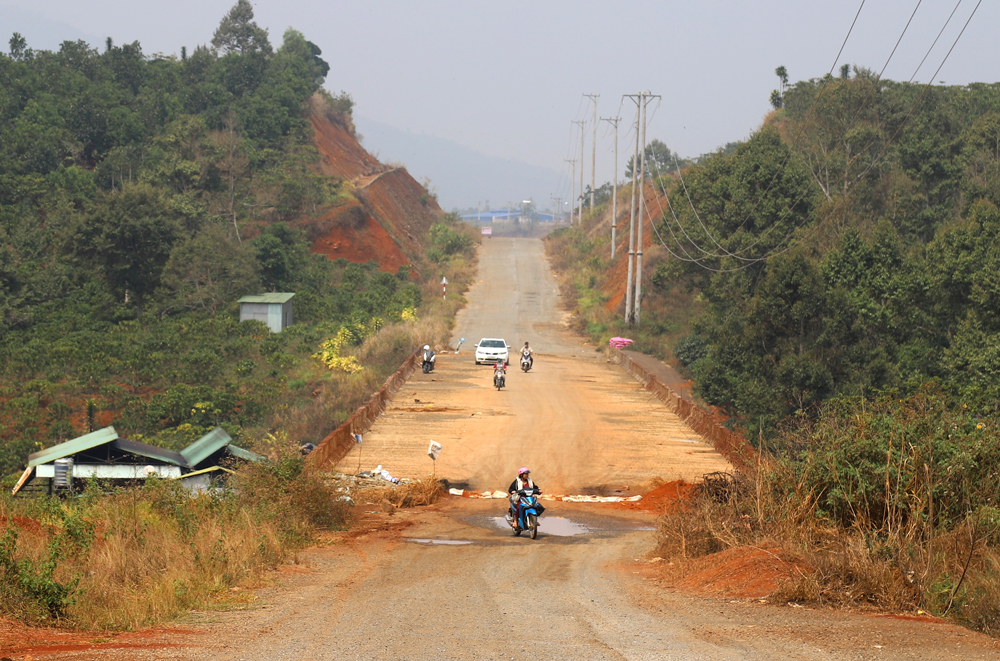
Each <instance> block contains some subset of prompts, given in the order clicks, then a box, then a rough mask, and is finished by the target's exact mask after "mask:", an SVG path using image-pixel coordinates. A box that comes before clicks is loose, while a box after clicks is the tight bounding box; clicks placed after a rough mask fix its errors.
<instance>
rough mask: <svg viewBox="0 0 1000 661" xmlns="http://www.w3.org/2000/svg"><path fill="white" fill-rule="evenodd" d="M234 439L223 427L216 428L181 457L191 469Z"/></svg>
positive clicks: (182, 451)
mask: <svg viewBox="0 0 1000 661" xmlns="http://www.w3.org/2000/svg"><path fill="white" fill-rule="evenodd" d="M232 440H233V439H232V438H231V437H230V436H229V434H227V433H226V430H225V429H223V428H222V427H216V428H215V429H213V430H212V431H210V432H208V433H207V434H205V435H204V436H202V437H201V438H199V439H198V440H197V441H195V442H194V443H192V444H191V445H189V446H187V447H186V448H184V449H183V450H181V456H182V457H184V461H186V462H187V465H188V466H190V467H191V468H195V467H196V466H197V465H198V464H200V463H201V462H203V461H205V460H206V459H208V458H209V457H211V456H212V455H213V454H215V453H216V452H218V451H219V450H221V449H222V448H224V447H226V446H227V445H229V442H230V441H232Z"/></svg>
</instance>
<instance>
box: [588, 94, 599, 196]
mask: <svg viewBox="0 0 1000 661" xmlns="http://www.w3.org/2000/svg"><path fill="white" fill-rule="evenodd" d="M584 96H586V97H588V98H589V99H590V100H591V101H593V102H594V139H593V144H592V145H591V152H590V213H594V186H595V185H596V184H597V175H596V172H597V100H598V99H599V98H601V95H600V94H584Z"/></svg>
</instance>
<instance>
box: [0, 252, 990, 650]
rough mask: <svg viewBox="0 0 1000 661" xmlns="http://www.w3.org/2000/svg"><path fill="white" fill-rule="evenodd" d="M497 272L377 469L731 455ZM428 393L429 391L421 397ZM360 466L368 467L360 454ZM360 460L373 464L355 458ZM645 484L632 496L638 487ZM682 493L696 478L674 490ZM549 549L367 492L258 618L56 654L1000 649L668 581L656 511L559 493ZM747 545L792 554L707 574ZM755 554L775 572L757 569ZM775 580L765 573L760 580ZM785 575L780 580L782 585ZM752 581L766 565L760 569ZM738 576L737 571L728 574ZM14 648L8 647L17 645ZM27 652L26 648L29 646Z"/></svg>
mask: <svg viewBox="0 0 1000 661" xmlns="http://www.w3.org/2000/svg"><path fill="white" fill-rule="evenodd" d="M480 264H481V267H480V269H481V271H480V281H479V282H478V283H477V284H476V286H475V287H474V288H473V289H472V290H471V291H470V292H469V299H470V301H471V302H470V305H469V306H468V308H467V309H466V310H465V311H464V313H463V315H462V316H461V318H460V319H459V320H458V323H457V327H456V335H457V337H465V339H466V343H465V345H464V346H463V348H462V352H461V353H460V354H458V355H457V356H456V355H449V356H443V357H442V359H441V364H440V367H439V368H438V369H437V370H435V372H434V373H432V374H431V375H422V374H417V375H415V376H414V377H413V379H412V380H411V381H410V382H409V383H408V384H407V387H404V388H403V389H402V390H401V391H400V393H399V394H398V395H397V400H396V402H395V403H394V404H393V406H392V407H391V408H390V409H389V410H388V411H387V413H386V415H385V416H384V417H383V418H382V419H381V420H380V421H379V422H378V423H376V425H375V427H374V428H373V429H372V430H371V431H370V432H369V433H368V434H366V436H365V439H364V443H363V446H362V450H363V453H364V454H362V457H361V463H362V468H369V469H370V468H372V467H374V466H375V465H376V464H382V465H383V466H385V468H387V469H388V470H389V471H390V472H393V473H395V474H397V475H409V476H421V475H425V474H427V473H429V472H431V470H432V466H431V462H430V459H428V458H427V456H426V455H425V454H424V453H425V452H426V450H427V445H428V443H429V441H430V440H431V439H434V440H436V441H439V442H441V443H442V444H443V445H444V450H443V451H442V453H441V458H440V460H439V462H438V465H437V468H436V472H437V476H438V477H443V478H447V479H448V480H451V481H454V482H464V483H467V484H468V485H469V486H470V487H473V488H475V489H477V490H486V489H490V490H493V489H500V490H504V489H505V488H506V485H507V484H508V483H509V482H510V480H511V479H512V477H513V473H514V471H515V470H516V468H517V467H518V466H520V465H522V464H526V465H528V466H529V467H531V468H532V470H533V474H534V476H535V477H536V478H537V479H538V481H539V483H540V484H541V486H542V487H543V488H544V489H545V490H546V491H547V492H548V493H557V492H561V493H570V492H577V493H579V492H583V493H588V492H589V493H597V492H605V493H608V492H614V491H615V490H618V491H621V492H623V493H624V494H632V493H635V492H636V491H640V490H641V489H642V488H643V485H644V484H645V485H650V484H652V482H651V480H653V479H654V478H663V479H667V480H673V479H674V478H677V477H682V478H685V480H687V481H688V482H690V481H693V480H695V479H697V477H698V475H699V471H701V472H707V471H711V470H718V469H721V468H725V465H726V464H725V461H724V460H723V459H722V458H721V457H720V456H718V455H717V454H715V453H714V450H712V448H711V447H709V446H708V445H706V444H703V443H701V442H700V441H699V439H698V438H697V437H696V436H694V435H693V433H692V432H690V430H685V429H684V427H683V425H682V424H680V422H679V421H678V420H676V418H671V416H670V415H669V414H668V413H667V412H666V411H665V409H663V407H662V405H660V404H659V402H658V401H657V400H656V399H655V398H653V397H652V395H650V394H649V393H647V392H645V391H643V390H641V389H640V388H638V384H636V383H635V382H633V381H631V380H630V379H629V378H628V377H625V376H624V375H623V374H622V373H621V372H618V371H616V370H617V368H616V367H614V366H612V365H608V364H607V363H606V362H605V361H604V358H603V356H602V354H600V353H598V352H595V351H594V349H593V348H592V347H590V348H588V347H586V346H583V345H582V344H580V343H579V342H578V341H577V340H576V339H574V338H573V336H572V335H570V334H569V333H567V332H566V331H565V329H564V328H563V327H562V324H561V322H562V319H563V315H562V313H561V312H560V309H559V300H558V294H557V289H556V284H555V281H554V280H553V277H552V274H551V273H550V271H549V270H548V268H547V267H546V264H545V259H544V255H543V251H542V246H541V242H540V241H537V240H532V239H497V238H495V239H492V240H490V241H486V242H484V245H483V248H482V254H481V262H480ZM482 336H501V337H505V338H506V339H507V340H508V343H509V344H511V345H513V346H515V347H516V346H517V345H518V344H523V342H524V341H525V340H529V341H530V342H531V344H532V345H533V346H535V347H536V348H537V350H538V351H539V355H538V357H537V362H536V367H535V369H534V370H532V371H531V372H529V373H528V374H521V373H519V372H517V371H516V369H517V368H516V366H514V367H512V368H511V374H510V379H509V386H508V388H506V389H505V390H503V391H500V392H497V391H496V389H493V388H490V387H489V382H490V368H489V367H479V368H477V367H476V366H474V365H473V364H472V359H471V345H472V344H473V343H475V342H476V341H478V340H479V338H480V337H482ZM416 400H419V401H416ZM352 462H353V463H352ZM340 468H341V469H342V470H349V471H352V472H353V470H355V469H356V468H357V456H356V455H352V456H349V457H348V458H347V459H345V460H344V461H343V462H342V463H341V466H340ZM625 487H628V489H627V490H626V489H625ZM671 490H672V491H673V493H674V494H675V497H683V496H684V494H685V493H686V491H687V487H686V486H684V485H681V484H680V483H679V482H678V483H676V484H673V485H668V486H666V487H661V489H660V491H659V492H657V493H656V494H655V495H654V498H653V499H654V500H655V501H657V502H658V503H663V504H666V503H667V501H669V493H668V492H670V491H671ZM545 505H546V506H547V508H548V510H547V512H546V515H545V516H544V517H543V518H542V527H541V529H540V532H539V535H538V539H536V540H531V539H528V538H527V537H525V536H521V537H514V536H512V535H511V533H510V531H509V529H505V528H504V524H503V521H502V515H503V512H504V510H505V502H504V500H502V499H497V500H485V499H471V498H460V497H454V496H452V497H447V498H445V499H444V500H443V501H441V502H440V503H438V504H436V505H433V506H431V507H423V508H415V509H410V510H400V511H397V512H396V513H395V514H393V515H387V514H384V513H382V512H381V511H379V507H378V505H377V504H367V503H364V502H359V503H358V505H357V508H358V512H359V520H358V521H357V523H356V525H355V527H354V528H353V529H352V530H351V531H350V532H348V533H337V534H332V535H331V536H330V538H329V540H328V543H326V544H323V545H320V546H318V547H317V548H314V549H311V550H309V551H308V552H306V553H302V554H299V556H298V557H297V558H296V559H295V560H296V563H295V564H289V565H285V566H284V567H283V569H284V570H285V571H282V572H279V573H278V581H277V585H276V586H275V587H273V588H268V589H265V590H260V591H258V592H257V593H256V597H257V598H256V601H254V602H253V603H252V604H251V605H250V608H249V610H246V611H238V612H229V613H217V612H216V613H201V614H191V615H190V616H189V617H186V618H183V619H182V620H181V621H180V622H179V623H178V624H177V626H178V627H181V628H183V629H185V630H190V631H192V632H194V633H181V632H177V633H174V634H171V635H168V636H167V637H166V639H165V640H164V641H163V642H164V643H165V644H169V645H175V646H176V647H164V648H161V649H141V650H138V649H125V650H121V651H118V652H116V651H114V650H109V649H102V650H100V652H99V653H96V654H95V653H94V652H60V653H57V654H53V655H47V656H43V655H42V650H41V649H40V648H36V649H35V650H32V652H31V653H32V654H33V655H34V656H35V658H53V659H97V658H100V659H156V660H161V659H191V660H196V661H200V660H208V659H211V660H213V661H239V660H243V661H286V660H287V661H292V660H294V661H304V660H314V659H315V660H327V659H329V660H333V659H337V660H340V659H351V660H369V659H371V660H374V659H455V660H467V659H468V660H471V659H483V660H485V659H490V660H500V659H504V660H508V659H522V658H538V659H547V660H548V659H552V660H572V661H578V660H580V659H595V660H608V661H610V660H621V659H628V660H637V661H638V660H643V661H645V660H649V661H662V660H722V659H725V660H744V659H755V660H757V659H759V660H772V659H810V660H820V659H822V660H826V659H843V660H848V659H849V660H855V659H880V660H881V659H947V660H957V659H998V658H1000V655H998V653H997V648H996V647H995V645H994V642H993V641H992V640H990V639H989V638H987V637H985V636H982V635H978V634H974V633H971V632H969V631H967V630H964V629H962V628H960V627H957V626H953V625H949V624H943V623H928V622H919V621H911V620H904V619H898V618H887V617H874V616H870V615H857V614H846V613H837V612H830V611H817V610H810V609H806V608H792V607H787V606H784V605H774V604H768V603H763V602H762V601H761V600H759V599H757V598H755V597H759V596H761V594H762V592H761V590H764V591H765V592H766V590H767V586H766V585H765V586H763V587H762V584H763V583H762V582H761V581H756V582H754V581H747V582H746V584H745V585H743V595H744V596H742V597H737V596H730V595H728V594H727V595H725V596H721V597H720V596H719V591H717V590H716V589H715V586H716V585H717V584H718V582H716V583H712V584H711V586H708V585H706V586H705V587H710V589H708V590H707V591H706V592H707V594H708V595H709V596H693V595H690V594H688V593H683V592H679V591H677V590H675V589H671V588H668V587H667V585H666V583H665V582H664V580H663V574H662V572H661V569H660V566H661V564H662V562H658V559H656V558H653V557H651V556H652V554H653V552H654V549H655V544H656V538H655V534H656V533H655V525H656V514H655V512H650V511H643V510H641V509H637V510H631V509H625V508H623V507H621V506H620V505H621V504H620V503H619V504H614V505H603V504H591V503H570V502H558V501H549V502H546V503H545ZM741 557H743V558H745V559H748V560H749V561H750V562H751V565H750V567H751V569H753V568H754V567H756V568H757V570H759V572H760V573H761V574H764V575H766V576H770V575H772V574H774V573H775V572H776V571H777V570H778V569H780V567H778V565H781V567H784V566H786V565H788V564H789V562H788V560H786V559H783V558H781V557H780V556H779V557H775V555H769V553H768V552H766V551H760V552H757V551H755V550H751V551H734V552H731V553H729V554H728V555H726V556H724V557H720V558H719V560H720V562H719V565H718V567H716V568H715V569H716V570H717V571H715V573H714V574H713V573H712V572H713V567H712V562H713V561H712V560H711V559H706V560H704V561H703V562H704V563H705V567H703V568H701V571H703V572H704V575H705V577H706V578H705V581H706V583H710V581H709V579H710V578H711V577H712V576H715V577H716V578H717V579H720V580H729V579H730V578H731V577H730V570H731V565H730V563H732V562H737V561H739V559H740V558H741ZM753 563H756V564H753ZM754 571H756V570H754ZM766 576H764V577H765V578H766ZM751 578H752V577H751ZM730 582H731V581H730ZM0 656H2V655H0ZM15 658H20V657H15Z"/></svg>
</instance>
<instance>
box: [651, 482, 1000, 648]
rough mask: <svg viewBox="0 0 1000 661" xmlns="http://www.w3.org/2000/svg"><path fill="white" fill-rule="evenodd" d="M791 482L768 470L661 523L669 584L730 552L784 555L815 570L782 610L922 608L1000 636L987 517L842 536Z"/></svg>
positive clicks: (784, 588) (996, 563)
mask: <svg viewBox="0 0 1000 661" xmlns="http://www.w3.org/2000/svg"><path fill="white" fill-rule="evenodd" d="M788 477H789V476H788V475H784V474H782V473H781V471H780V469H777V468H774V467H767V466H764V467H762V468H761V470H760V472H759V473H757V474H756V475H753V474H749V475H743V476H741V477H740V478H739V480H738V482H737V485H736V486H735V488H734V489H732V490H731V491H730V492H729V493H728V494H725V495H724V496H723V497H721V498H718V497H717V498H714V499H713V498H712V497H710V496H709V495H708V494H706V493H700V494H698V496H697V497H696V498H695V499H694V500H693V501H692V502H691V504H690V506H688V507H685V508H677V509H675V510H673V511H671V512H668V513H666V514H664V515H663V516H662V517H661V518H660V520H659V532H658V537H659V544H658V547H657V549H656V554H657V555H658V556H660V557H663V558H665V559H667V560H669V561H670V562H671V563H672V564H670V565H668V567H669V573H670V574H671V576H670V577H671V578H674V579H681V578H683V577H684V576H685V575H686V571H687V568H688V566H689V565H691V563H692V561H693V560H695V559H697V558H701V557H705V556H707V555H711V554H714V553H718V552H721V551H725V550H728V549H733V548H737V547H747V546H750V547H756V548H760V549H776V548H780V549H782V550H783V551H784V552H785V553H787V554H789V556H790V557H792V558H794V559H795V561H796V564H797V565H799V566H802V567H807V568H809V569H808V570H807V571H804V572H801V573H798V574H796V576H795V577H794V578H793V579H791V580H789V581H787V582H785V583H783V584H781V585H780V586H779V587H778V589H777V590H776V591H775V592H774V593H773V594H772V595H771V598H772V600H774V601H776V602H778V603H784V602H796V603H811V604H818V605H826V606H835V607H842V608H849V609H854V610H874V611H888V612H914V611H916V610H917V609H922V610H923V611H925V612H928V613H934V614H937V615H940V616H943V617H949V618H951V619H954V620H955V621H957V622H959V623H962V624H965V625H967V626H970V627H972V628H974V629H977V630H980V631H984V632H986V633H990V634H992V635H997V634H1000V582H998V578H1000V553H998V552H997V547H996V546H995V542H996V541H997V540H995V539H992V536H993V535H995V532H994V531H995V530H996V528H995V526H994V525H993V520H992V519H991V518H987V519H986V520H984V519H983V518H982V517H980V518H976V517H971V518H969V519H967V520H966V521H965V522H964V523H963V524H961V525H959V526H956V527H955V528H953V529H951V530H948V531H934V530H932V529H930V528H929V527H928V526H926V524H925V523H924V522H922V521H920V520H916V519H915V520H913V521H911V522H910V523H908V524H906V525H901V526H899V527H897V528H894V529H892V530H891V531H887V530H872V529H868V530H863V529H861V528H860V526H854V527H853V528H850V529H845V528H842V527H840V526H837V525H835V524H832V523H830V522H829V521H828V520H826V519H825V518H824V517H823V516H822V515H821V513H820V512H818V511H817V509H816V505H815V501H814V500H813V499H811V498H809V497H808V496H807V497H804V498H796V497H794V495H793V494H795V492H796V489H795V488H794V485H792V486H791V487H789V484H788V482H787V478H788ZM779 484H780V485H781V486H780V488H779V487H778V485H779ZM790 494H792V497H790Z"/></svg>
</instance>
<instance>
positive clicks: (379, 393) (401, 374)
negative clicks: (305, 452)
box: [306, 348, 421, 470]
mask: <svg viewBox="0 0 1000 661" xmlns="http://www.w3.org/2000/svg"><path fill="white" fill-rule="evenodd" d="M420 354H421V349H420V348H418V349H417V350H416V351H414V352H413V353H412V354H410V356H409V357H408V358H407V359H406V360H405V361H403V364H402V365H401V366H400V367H399V369H398V370H396V371H395V372H393V373H392V374H391V375H390V376H389V378H388V379H386V380H385V383H383V384H382V387H381V388H379V389H378V390H376V391H375V392H374V393H372V396H371V397H369V398H368V400H367V401H366V402H365V403H364V404H362V405H361V406H359V407H358V408H357V409H356V410H355V411H354V413H352V414H351V417H349V418H348V419H347V422H345V423H344V424H342V425H340V426H339V427H337V428H336V429H334V430H333V431H332V432H330V433H329V434H327V436H326V438H324V439H323V440H322V441H321V442H320V444H319V445H318V446H316V449H315V450H313V451H312V452H310V453H309V456H307V457H306V466H307V467H308V468H311V469H313V470H321V469H323V468H326V467H329V466H333V465H334V464H336V463H337V462H338V461H340V460H341V459H343V458H344V457H346V456H347V455H348V454H350V452H351V450H352V449H354V445H355V440H354V434H363V433H365V432H366V431H368V430H369V429H371V426H372V425H373V424H375V421H376V420H378V417H379V416H380V415H382V414H383V413H385V409H386V406H387V405H388V404H389V402H390V401H391V400H392V396H393V395H395V394H396V392H397V391H398V390H399V389H400V388H402V387H403V384H404V383H406V381H407V379H409V378H410V375H411V374H413V371H414V370H415V369H416V368H417V364H418V362H419V361H420Z"/></svg>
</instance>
